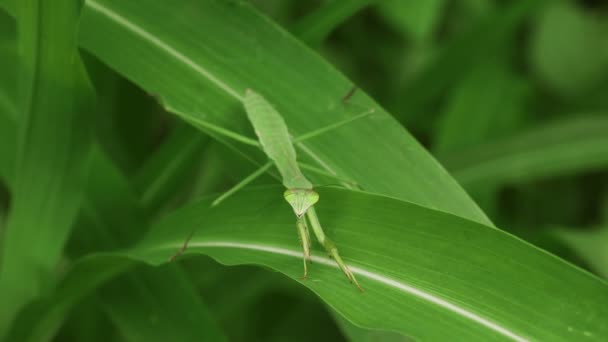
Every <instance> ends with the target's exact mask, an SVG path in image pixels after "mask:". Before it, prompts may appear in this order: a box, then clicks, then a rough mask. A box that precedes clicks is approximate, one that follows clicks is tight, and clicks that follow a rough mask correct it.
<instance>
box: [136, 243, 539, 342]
mask: <svg viewBox="0 0 608 342" xmlns="http://www.w3.org/2000/svg"><path fill="white" fill-rule="evenodd" d="M182 245H183V243H181V242H179V243H178V242H175V243H170V244H163V245H157V246H154V248H150V249H147V248H146V250H154V251H156V252H157V251H160V250H171V251H175V250H179V249H180V248H182ZM188 246H189V247H190V248H192V247H198V248H234V249H241V250H253V251H257V252H266V253H271V254H274V255H282V256H288V257H292V258H297V259H302V258H303V254H302V252H300V251H296V250H293V249H288V248H284V247H278V246H273V245H266V244H255V243H244V242H240V241H230V240H207V241H191V242H190V243H189V244H188ZM138 251H142V249H140V250H138ZM311 258H312V261H313V262H314V263H315V264H321V265H324V266H328V267H333V268H336V269H337V268H338V265H337V264H336V262H335V261H334V260H333V259H330V258H328V257H322V256H318V255H313V256H311ZM349 268H350V270H351V271H352V272H353V273H354V274H356V275H358V276H361V277H364V278H367V279H369V280H373V281H375V282H377V283H380V284H383V285H385V286H388V287H391V288H393V289H395V290H398V291H400V292H402V293H405V294H408V295H411V296H415V297H416V298H418V299H420V300H423V301H426V302H429V303H432V304H434V305H437V306H439V307H441V308H443V309H445V310H447V311H450V312H453V313H455V314H457V315H459V316H461V317H463V318H466V319H468V320H470V321H472V322H474V323H476V324H478V325H481V326H484V327H486V328H488V329H490V330H492V331H494V332H496V333H498V334H500V335H502V336H504V337H506V338H509V339H511V340H513V341H528V339H526V338H524V337H522V336H520V335H518V334H517V333H515V332H513V331H510V330H509V329H507V328H505V327H503V326H501V325H499V324H497V323H495V322H492V321H491V320H489V319H487V318H484V317H482V316H480V315H478V314H476V313H474V312H471V311H469V310H467V309H465V308H462V307H460V306H458V305H456V304H454V303H452V302H450V301H448V300H445V299H443V298H440V297H438V296H436V295H434V294H431V293H428V292H425V291H423V290H421V289H418V288H416V287H413V286H411V285H408V284H405V283H403V282H402V281H400V280H396V279H393V278H390V277H387V276H384V275H382V274H379V273H376V272H374V271H371V270H368V269H365V268H362V267H358V266H352V265H351V266H349Z"/></svg>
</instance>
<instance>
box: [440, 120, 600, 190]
mask: <svg viewBox="0 0 608 342" xmlns="http://www.w3.org/2000/svg"><path fill="white" fill-rule="evenodd" d="M606 132H608V118H606V116H605V115H594V116H582V117H574V118H572V119H565V120H561V121H558V122H554V123H551V124H546V125H544V126H542V127H538V128H536V129H532V130H529V131H528V132H524V133H521V134H518V135H516V136H512V137H509V138H505V139H501V140H499V141H496V142H494V143H489V144H486V145H483V146H479V147H476V148H471V149H468V150H465V151H461V152H460V153H458V154H456V153H453V154H450V155H448V156H440V159H441V160H442V161H443V162H444V164H445V165H446V167H447V168H448V169H449V170H451V172H452V175H454V177H456V179H458V180H459V181H460V183H461V184H463V185H464V186H466V187H474V186H475V187H477V186H487V185H489V184H505V183H519V182H525V181H529V180H532V179H538V178H542V177H556V176H561V175H565V174H572V173H577V172H582V171H586V170H596V169H605V168H606V167H608V135H607V134H606Z"/></svg>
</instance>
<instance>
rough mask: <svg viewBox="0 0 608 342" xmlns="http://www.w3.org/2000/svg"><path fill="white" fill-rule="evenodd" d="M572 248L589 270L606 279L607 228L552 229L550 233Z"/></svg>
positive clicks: (607, 258) (607, 257)
mask: <svg viewBox="0 0 608 342" xmlns="http://www.w3.org/2000/svg"><path fill="white" fill-rule="evenodd" d="M552 233H553V234H554V235H555V236H557V237H558V238H559V239H560V240H562V241H564V243H566V245H568V246H569V247H570V248H572V249H573V250H574V251H575V252H576V253H577V254H578V255H579V256H580V257H582V258H583V260H584V261H585V262H586V263H587V264H588V265H589V266H590V267H591V269H592V270H593V271H594V272H596V273H597V274H599V275H600V276H602V277H603V278H605V279H608V248H606V245H608V227H600V228H593V229H563V228H562V229H554V230H553V232H552Z"/></svg>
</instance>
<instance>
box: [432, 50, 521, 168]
mask: <svg viewBox="0 0 608 342" xmlns="http://www.w3.org/2000/svg"><path fill="white" fill-rule="evenodd" d="M529 93H530V86H529V85H528V84H527V83H525V82H524V81H522V80H521V79H518V78H516V77H515V76H514V75H512V74H511V73H509V71H508V70H507V69H506V67H505V66H504V65H503V64H501V63H500V62H498V63H497V61H491V62H490V63H485V64H482V65H480V66H479V67H477V68H476V69H473V70H472V72H471V73H470V74H469V75H467V77H465V78H464V79H463V81H462V82H461V83H460V84H459V85H458V87H457V88H456V89H454V91H453V92H452V93H451V96H450V98H449V100H448V104H447V106H446V110H445V111H444V112H443V114H442V116H441V118H440V120H439V122H438V125H437V129H436V130H435V139H434V143H433V150H434V152H435V154H436V155H440V156H445V155H449V154H450V153H458V151H459V150H462V149H466V148H471V147H475V146H477V145H481V144H482V143H485V142H488V141H492V140H496V139H497V138H500V137H502V136H505V135H509V134H510V133H512V131H513V130H514V129H515V128H516V127H517V126H518V124H520V123H521V121H522V117H523V116H524V115H525V108H524V104H525V100H526V98H527V95H528V94H529Z"/></svg>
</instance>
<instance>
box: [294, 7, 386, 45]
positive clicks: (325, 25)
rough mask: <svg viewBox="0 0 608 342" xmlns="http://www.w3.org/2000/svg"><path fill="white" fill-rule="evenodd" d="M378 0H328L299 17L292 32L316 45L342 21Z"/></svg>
mask: <svg viewBox="0 0 608 342" xmlns="http://www.w3.org/2000/svg"><path fill="white" fill-rule="evenodd" d="M375 2H378V0H348V1H340V0H337V1H335V0H334V1H328V2H326V3H325V4H323V5H322V6H321V7H319V8H318V9H316V10H315V11H314V12H312V13H311V14H309V15H307V16H305V17H304V18H302V19H300V20H299V21H298V22H297V23H296V24H295V25H294V27H293V29H292V32H293V34H294V35H296V36H298V37H299V38H300V39H302V40H303V41H304V42H306V43H308V44H309V45H311V46H317V45H319V44H320V43H321V42H323V40H324V39H325V38H326V37H327V36H328V35H329V34H330V33H331V32H332V31H333V30H334V29H335V28H336V27H338V26H339V25H340V24H342V22H344V21H345V20H346V19H348V18H350V17H351V16H353V15H354V14H356V13H357V12H358V11H360V10H362V9H364V8H365V7H367V6H370V5H372V4H374V3H375Z"/></svg>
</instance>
